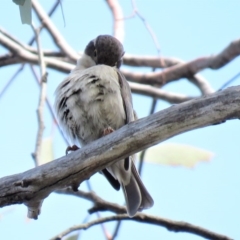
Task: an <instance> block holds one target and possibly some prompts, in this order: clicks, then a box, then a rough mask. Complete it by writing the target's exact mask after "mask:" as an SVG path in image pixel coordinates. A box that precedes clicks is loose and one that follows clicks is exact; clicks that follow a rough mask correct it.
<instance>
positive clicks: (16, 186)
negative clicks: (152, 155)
mask: <svg viewBox="0 0 240 240" xmlns="http://www.w3.org/2000/svg"><path fill="white" fill-rule="evenodd" d="M239 106H240V86H238V87H231V88H228V89H226V90H224V91H221V92H217V93H214V94H211V95H208V96H204V97H200V98H197V99H194V100H190V101H187V102H185V103H182V104H178V105H174V106H171V107H169V108H167V109H165V110H162V111H160V112H157V113H155V114H153V115H151V116H148V117H146V118H142V119H139V120H136V121H134V122H131V123H129V124H128V125H125V126H123V127H122V128H121V129H119V130H117V131H115V132H113V133H111V134H109V135H107V136H104V137H102V138H101V139H98V140H96V141H94V142H92V143H91V144H88V145H86V146H84V147H83V148H81V149H79V150H77V151H75V152H73V153H71V154H68V155H67V156H64V157H62V158H60V159H56V160H55V161H52V162H50V163H47V164H44V165H41V166H39V167H36V168H34V169H30V170H28V171H27V172H24V173H20V174H14V175H12V176H7V177H4V178H1V179H0V207H3V206H7V205H11V204H19V203H24V204H25V205H27V206H30V207H31V211H33V210H36V209H38V208H36V204H38V203H39V202H40V201H42V200H43V199H44V198H46V197H47V196H48V195H49V194H50V193H51V192H53V191H56V190H57V189H60V188H64V187H66V186H73V187H74V189H76V186H79V184H80V183H81V182H82V181H84V180H86V179H89V178H90V176H92V175H93V174H94V173H96V172H98V171H100V170H101V169H103V168H106V167H108V166H110V165H112V164H113V163H115V162H117V161H118V160H120V159H124V158H125V157H127V156H129V155H132V154H134V153H136V152H139V151H141V150H143V149H146V148H148V147H150V146H153V145H155V144H157V143H159V142H162V141H163V140H166V139H169V138H170V137H173V136H175V135H178V134H181V133H184V132H186V131H190V130H193V129H197V128H201V127H205V126H209V125H213V124H218V123H222V122H224V121H226V120H230V119H239V118H240V108H239ZM36 214H37V211H36Z"/></svg>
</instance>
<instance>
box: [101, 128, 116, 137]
mask: <svg viewBox="0 0 240 240" xmlns="http://www.w3.org/2000/svg"><path fill="white" fill-rule="evenodd" d="M112 132H114V130H113V129H112V128H111V127H107V128H105V129H104V130H103V136H106V135H108V134H110V133H112Z"/></svg>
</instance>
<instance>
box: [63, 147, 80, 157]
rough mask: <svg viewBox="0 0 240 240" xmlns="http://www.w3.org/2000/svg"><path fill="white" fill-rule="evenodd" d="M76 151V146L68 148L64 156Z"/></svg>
mask: <svg viewBox="0 0 240 240" xmlns="http://www.w3.org/2000/svg"><path fill="white" fill-rule="evenodd" d="M78 149H79V147H78V146H76V145H72V146H68V147H67V149H66V151H65V153H66V155H68V152H70V151H76V150H78Z"/></svg>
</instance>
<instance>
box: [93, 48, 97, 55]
mask: <svg viewBox="0 0 240 240" xmlns="http://www.w3.org/2000/svg"><path fill="white" fill-rule="evenodd" d="M93 56H94V57H97V50H96V49H95V50H94V52H93Z"/></svg>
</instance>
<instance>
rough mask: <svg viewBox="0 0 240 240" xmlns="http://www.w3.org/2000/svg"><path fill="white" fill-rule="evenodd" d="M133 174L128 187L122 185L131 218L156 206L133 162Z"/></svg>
mask: <svg viewBox="0 0 240 240" xmlns="http://www.w3.org/2000/svg"><path fill="white" fill-rule="evenodd" d="M131 172H132V174H131V178H130V181H129V183H128V184H127V185H126V184H124V183H121V186H122V189H123V193H124V197H125V201H126V206H127V212H128V215H129V217H133V216H134V215H135V214H136V213H137V212H138V211H141V210H143V209H147V208H150V207H152V206H153V204H154V202H153V199H152V197H151V195H150V194H149V193H148V191H147V189H146V188H145V186H144V184H143V182H142V180H141V178H140V176H139V174H138V172H137V169H136V167H135V164H134V163H133V162H132V164H131Z"/></svg>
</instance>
